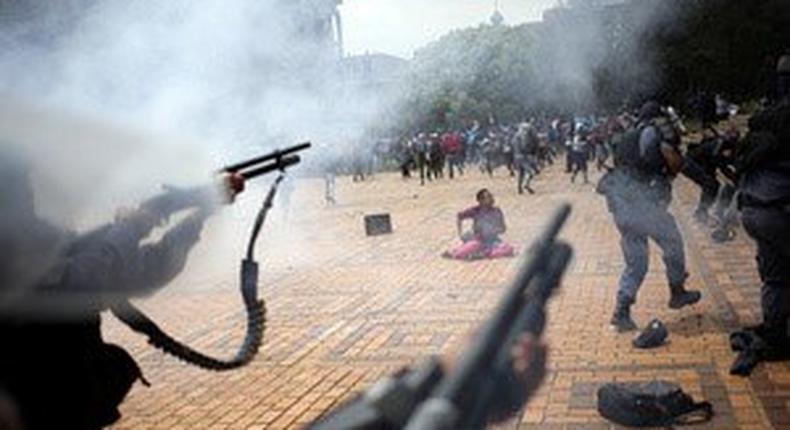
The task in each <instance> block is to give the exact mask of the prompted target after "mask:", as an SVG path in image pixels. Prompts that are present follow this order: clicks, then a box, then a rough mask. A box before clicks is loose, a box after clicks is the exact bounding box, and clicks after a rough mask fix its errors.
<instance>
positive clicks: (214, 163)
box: [0, 0, 379, 279]
mask: <svg viewBox="0 0 790 430" xmlns="http://www.w3.org/2000/svg"><path fill="white" fill-rule="evenodd" d="M335 6H336V4H335V2H334V1H329V0H327V1H319V0H301V1H284V0H263V1H261V0H233V1H225V0H202V1H191V0H174V1H168V2H157V1H144V0H140V1H95V0H64V1H58V2H37V1H35V0H29V1H28V0H22V1H5V0H0V94H1V95H2V100H3V103H2V104H0V141H2V142H3V144H4V145H6V146H8V148H10V150H11V151H12V152H17V153H24V156H25V157H26V158H27V159H29V161H30V163H31V168H32V179H33V182H34V191H35V200H36V202H35V203H36V211H37V213H38V214H39V215H41V216H43V217H44V218H47V219H49V220H52V221H54V222H55V223H56V224H58V225H62V226H65V227H68V228H71V229H76V230H79V231H85V230H88V229H90V228H93V227H95V226H97V225H99V224H101V223H104V222H107V221H109V220H111V219H112V214H113V213H114V211H115V209H116V208H118V207H119V206H125V205H128V206H133V205H136V204H137V203H139V202H140V201H141V200H142V199H144V198H146V197H149V196H151V195H153V194H155V193H156V192H157V190H158V189H159V186H160V185H161V184H173V185H195V184H200V183H205V182H207V181H208V180H210V179H211V174H212V172H215V171H216V169H217V168H219V167H221V166H223V165H225V164H228V163H230V162H233V161H237V160H239V159H243V158H247V157H249V156H251V155H255V154H260V153H262V152H264V151H268V150H270V149H274V148H275V147H279V146H285V145H289V144H293V143H296V142H297V141H301V140H311V141H313V142H316V146H318V147H319V148H317V149H316V150H311V151H310V153H309V154H306V156H305V157H303V158H305V159H306V160H308V161H309V162H311V164H313V165H320V164H321V160H316V158H318V157H319V156H320V155H321V154H322V153H323V152H322V151H321V150H320V146H321V145H325V146H332V147H333V148H336V149H337V148H339V149H342V148H343V147H344V145H347V144H350V142H352V141H353V140H354V139H356V138H358V137H359V136H361V135H362V134H363V132H364V130H365V128H366V127H367V125H368V123H369V122H370V121H371V120H372V119H373V118H376V116H377V115H378V113H377V105H378V104H379V100H377V99H376V98H370V97H368V98H366V101H365V106H366V107H369V109H366V110H365V111H363V112H360V111H359V110H354V111H353V115H352V114H349V113H348V112H349V110H347V109H346V108H348V107H351V106H354V105H355V103H354V98H355V96H356V94H355V92H354V90H353V89H349V88H346V87H344V86H343V84H342V82H341V81H340V79H339V78H340V56H339V55H340V54H339V49H338V47H337V46H336V45H335V42H334V40H333V38H332V36H331V33H332V28H331V25H332V24H331V22H330V21H329V20H327V18H331V16H332V13H333V11H334V7H335ZM338 94H342V97H340V96H338ZM257 187H258V185H252V188H253V190H251V191H255V190H256V189H257ZM248 194H249V193H248ZM244 197H246V196H242V197H241V198H240V200H242V201H244V200H245V199H244ZM252 200H255V201H252ZM258 204H259V202H258V201H257V199H250V201H249V202H248V203H245V204H244V205H242V207H240V208H236V207H234V208H233V209H231V213H230V214H227V213H226V214H225V216H224V217H223V220H224V221H223V222H219V223H215V224H211V225H210V226H209V227H210V228H208V230H209V231H208V232H206V233H204V235H203V242H205V243H206V244H205V245H204V243H201V245H200V246H199V247H198V249H196V254H197V255H198V256H199V258H198V260H200V261H202V262H210V263H211V267H212V268H217V267H218V266H223V267H227V269H224V270H223V271H222V273H223V274H226V273H227V274H229V278H231V279H233V278H234V276H235V275H234V274H230V273H231V272H233V270H234V267H235V264H236V263H237V259H238V256H239V255H241V249H242V247H243V243H244V241H243V236H245V235H246V233H247V227H248V226H247V223H246V222H244V223H243V225H242V226H239V224H240V222H241V221H248V220H250V222H251V219H250V218H249V217H246V216H247V215H249V214H251V213H252V209H251V208H252V207H254V206H257V205H258ZM3 210H5V209H3ZM244 217H246V218H244ZM242 218H243V219H242ZM228 229H231V230H233V232H228ZM290 233H291V234H293V235H297V234H298V232H296V231H294V230H290ZM240 239H241V240H240ZM289 243H291V244H293V243H299V241H294V240H291V241H290V242H289ZM203 247H210V248H211V251H206V250H204V249H202V248H203ZM229 250H232V252H229ZM236 251H238V252H236ZM304 251H305V253H307V250H304ZM197 265H199V264H197ZM194 266H195V262H192V261H191V263H190V267H194ZM202 269H203V270H206V268H205V267H204V268H202ZM209 270H210V269H209ZM190 271H191V270H188V271H187V272H190ZM196 271H200V269H196ZM214 273H217V272H214ZM195 276H197V274H196V275H195Z"/></svg>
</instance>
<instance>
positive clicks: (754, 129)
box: [740, 98, 790, 344]
mask: <svg viewBox="0 0 790 430" xmlns="http://www.w3.org/2000/svg"><path fill="white" fill-rule="evenodd" d="M749 130H750V131H749V134H748V135H747V136H746V138H745V139H744V142H743V146H744V149H745V151H744V152H743V153H742V154H741V159H742V164H743V171H742V172H741V173H742V179H741V196H740V203H741V207H742V219H743V225H744V228H745V229H746V231H747V232H748V233H749V235H750V236H751V237H752V238H754V240H755V241H756V242H757V266H758V269H759V272H760V279H761V280H762V282H763V285H762V311H763V328H764V329H765V332H764V335H765V336H766V337H767V339H765V340H766V341H767V342H768V343H769V344H778V343H782V342H787V340H788V339H787V333H788V330H787V325H788V322H789V320H790V264H789V263H790V242H788V240H787V239H788V234H790V98H785V99H784V101H782V102H780V103H778V104H777V105H775V106H773V107H770V108H768V109H766V110H765V111H763V112H761V113H758V114H757V115H755V116H754V117H753V118H752V119H751V120H750V121H749Z"/></svg>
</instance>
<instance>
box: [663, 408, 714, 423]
mask: <svg viewBox="0 0 790 430" xmlns="http://www.w3.org/2000/svg"><path fill="white" fill-rule="evenodd" d="M712 418H713V405H712V404H711V403H710V402H699V403H694V405H693V406H692V407H691V409H690V410H689V411H688V412H686V413H684V414H682V415H678V416H677V417H675V419H674V420H672V425H679V426H685V425H692V424H700V423H704V422H707V421H710V420H711V419H712Z"/></svg>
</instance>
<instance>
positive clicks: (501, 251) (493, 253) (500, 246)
mask: <svg viewBox="0 0 790 430" xmlns="http://www.w3.org/2000/svg"><path fill="white" fill-rule="evenodd" d="M515 253H516V250H515V249H514V248H513V246H512V245H510V244H509V243H505V242H499V243H497V244H495V245H493V246H492V247H491V248H490V249H489V251H488V258H502V257H512V256H513V255H515Z"/></svg>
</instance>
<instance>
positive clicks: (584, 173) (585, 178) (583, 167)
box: [581, 159, 590, 184]
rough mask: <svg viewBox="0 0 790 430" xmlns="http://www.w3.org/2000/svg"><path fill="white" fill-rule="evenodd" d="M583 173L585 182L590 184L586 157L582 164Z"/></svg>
mask: <svg viewBox="0 0 790 430" xmlns="http://www.w3.org/2000/svg"><path fill="white" fill-rule="evenodd" d="M581 169H582V175H583V176H584V183H585V184H589V183H590V179H589V178H588V177H587V160H586V159H585V160H584V162H583V163H582V165H581Z"/></svg>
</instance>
